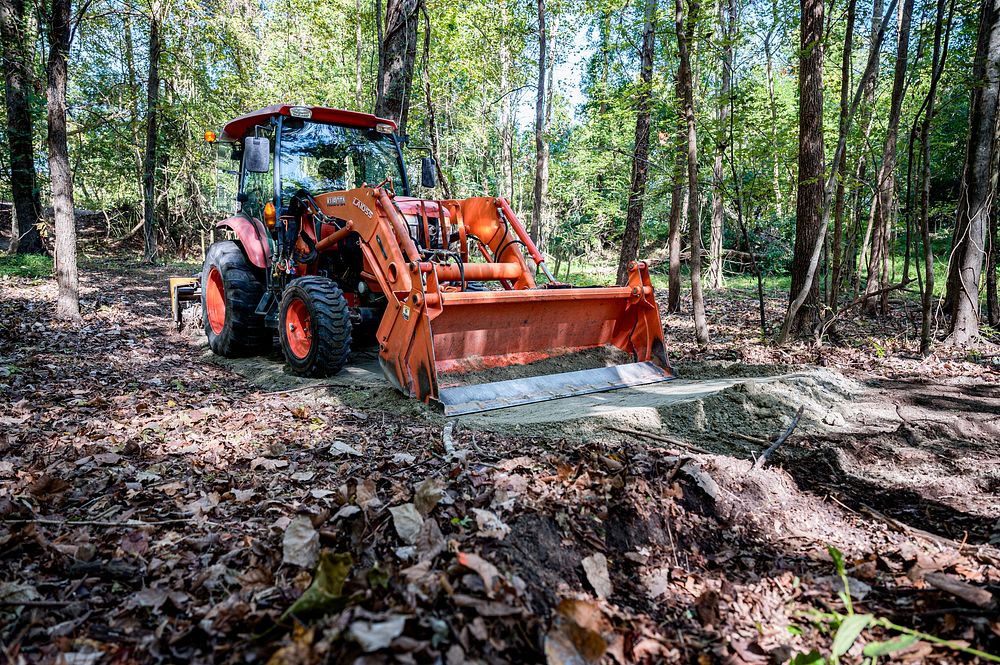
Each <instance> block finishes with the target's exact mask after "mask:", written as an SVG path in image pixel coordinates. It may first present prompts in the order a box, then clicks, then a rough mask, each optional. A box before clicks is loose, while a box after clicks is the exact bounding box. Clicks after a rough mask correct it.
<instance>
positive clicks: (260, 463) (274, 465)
mask: <svg viewBox="0 0 1000 665" xmlns="http://www.w3.org/2000/svg"><path fill="white" fill-rule="evenodd" d="M286 466H288V460H286V459H271V458H270V457H257V458H255V459H254V460H252V461H251V462H250V470H251V471H253V470H255V469H264V470H265V471H274V470H276V469H283V468H285V467H286Z"/></svg>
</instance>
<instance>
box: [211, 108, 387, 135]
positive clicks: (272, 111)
mask: <svg viewBox="0 0 1000 665" xmlns="http://www.w3.org/2000/svg"><path fill="white" fill-rule="evenodd" d="M293 108H295V109H309V111H310V113H311V116H310V119H311V120H315V121H317V122H328V123H330V124H334V125H344V126H347V127H357V128H359V129H369V128H374V127H375V125H377V124H381V123H385V124H388V125H392V128H393V130H395V129H396V123H395V122H393V121H392V120H389V119H387V118H379V117H378V116H374V115H372V114H371V113H359V112H357V111H345V110H343V109H332V108H327V107H325V106H299V105H296V104H275V105H273V106H268V107H267V108H262V109H259V110H257V111H253V112H251V113H247V114H246V115H241V116H240V117H238V118H236V119H235V120H230V121H229V122H227V123H226V126H225V127H224V128H223V130H222V134H223V140H227V141H239V140H240V139H242V138H243V136H244V135H245V134H246V133H247V132H248V131H249V130H250V129H251V128H252V127H254V126H256V125H260V124H262V123H264V122H266V121H268V120H269V119H271V118H275V117H277V116H279V115H284V116H291V115H292V112H291V109H293Z"/></svg>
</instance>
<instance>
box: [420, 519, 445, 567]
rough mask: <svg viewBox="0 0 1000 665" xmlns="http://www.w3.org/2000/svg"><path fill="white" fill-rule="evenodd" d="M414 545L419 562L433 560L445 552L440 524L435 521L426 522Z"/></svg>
mask: <svg viewBox="0 0 1000 665" xmlns="http://www.w3.org/2000/svg"><path fill="white" fill-rule="evenodd" d="M414 545H416V554H417V560H418V561H427V560H431V559H433V558H434V557H436V556H437V555H438V554H440V553H441V552H444V548H445V542H444V535H443V534H442V533H441V527H439V526H438V523H437V522H436V521H434V520H433V519H426V520H424V523H423V525H422V526H421V527H420V533H419V534H417V541H416V543H414Z"/></svg>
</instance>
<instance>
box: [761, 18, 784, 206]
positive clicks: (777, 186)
mask: <svg viewBox="0 0 1000 665" xmlns="http://www.w3.org/2000/svg"><path fill="white" fill-rule="evenodd" d="M771 13H772V22H771V29H770V30H769V31H768V33H767V37H766V38H765V39H764V55H765V64H766V69H765V72H766V74H767V101H768V109H769V110H770V112H771V149H772V150H773V151H774V155H773V159H772V160H771V171H772V174H771V175H772V186H773V187H774V211H775V212H776V213H777V214H778V217H779V218H780V217H783V216H784V211H783V209H782V203H781V167H780V166H779V164H778V102H777V100H776V99H775V96H774V47H773V46H772V45H771V40H772V39H773V38H774V32H775V31H776V30H777V28H778V3H777V0H774V1H773V2H772V3H771Z"/></svg>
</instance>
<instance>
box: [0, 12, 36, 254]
mask: <svg viewBox="0 0 1000 665" xmlns="http://www.w3.org/2000/svg"><path fill="white" fill-rule="evenodd" d="M27 32H28V28H27V23H26V21H25V13H24V0H0V42H3V44H2V46H0V49H2V51H0V57H2V59H3V71H4V99H5V100H6V106H7V145H8V147H9V149H10V189H11V196H12V197H13V203H14V208H13V213H14V214H13V220H12V224H11V234H10V247H9V248H8V250H9V251H10V252H12V253H13V252H17V253H18V254H40V253H44V252H45V247H44V246H43V245H42V236H41V234H40V233H39V232H38V223H39V222H40V221H41V217H42V204H41V201H40V199H39V192H38V179H37V177H36V174H35V149H34V144H33V142H32V140H33V138H32V137H33V129H32V121H31V87H32V86H31V79H32V72H31V69H32V68H31V60H30V51H29V50H28V46H27Z"/></svg>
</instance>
